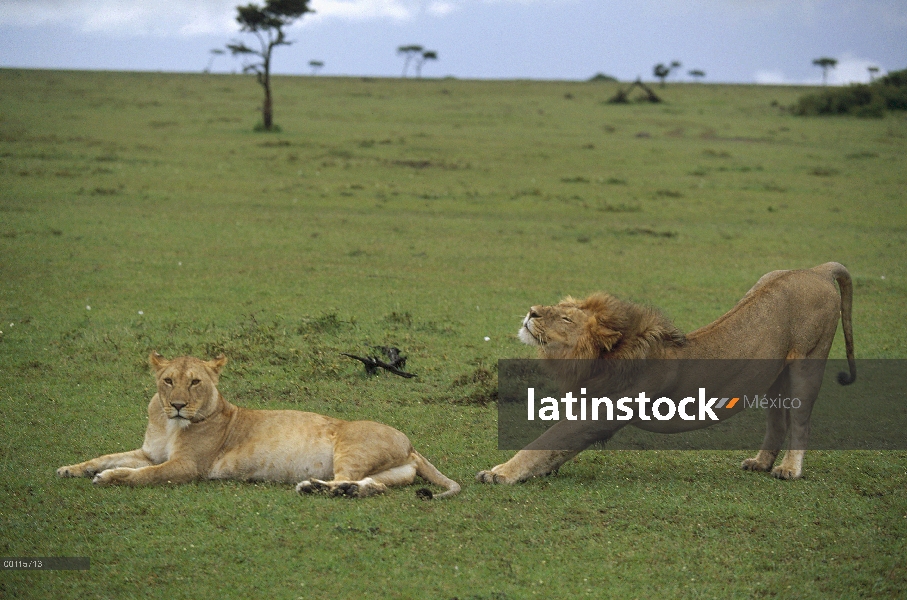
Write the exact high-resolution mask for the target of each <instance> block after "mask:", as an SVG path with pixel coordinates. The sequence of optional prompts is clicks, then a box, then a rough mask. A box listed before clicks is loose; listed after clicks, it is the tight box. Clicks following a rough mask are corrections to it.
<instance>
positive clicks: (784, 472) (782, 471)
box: [772, 465, 800, 479]
mask: <svg viewBox="0 0 907 600" xmlns="http://www.w3.org/2000/svg"><path fill="white" fill-rule="evenodd" d="M772 477H777V478H778V479H799V477H800V472H799V470H796V469H792V468H790V467H785V466H784V465H779V466H777V467H775V468H774V469H772Z"/></svg>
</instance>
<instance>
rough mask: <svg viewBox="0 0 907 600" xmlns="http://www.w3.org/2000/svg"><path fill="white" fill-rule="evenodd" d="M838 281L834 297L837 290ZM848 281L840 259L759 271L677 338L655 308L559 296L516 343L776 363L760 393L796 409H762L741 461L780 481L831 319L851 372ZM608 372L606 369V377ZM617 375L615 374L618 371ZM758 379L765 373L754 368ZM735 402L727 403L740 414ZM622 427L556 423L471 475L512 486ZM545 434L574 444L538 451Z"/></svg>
mask: <svg viewBox="0 0 907 600" xmlns="http://www.w3.org/2000/svg"><path fill="white" fill-rule="evenodd" d="M835 282H837V283H838V286H839V287H840V293H839V291H838V289H837V288H836V286H835ZM852 294H853V291H852V285H851V280H850V274H849V273H848V272H847V269H845V268H844V266H843V265H840V264H838V263H826V264H824V265H820V266H818V267H815V268H813V269H808V270H798V271H773V272H771V273H768V274H767V275H764V276H763V277H762V278H761V279H759V281H758V282H756V285H754V286H753V287H752V289H750V290H749V292H747V293H746V295H745V296H744V297H743V298H742V299H741V300H740V302H738V303H737V305H736V306H734V308H733V309H731V310H730V311H729V312H728V313H726V314H725V315H723V316H722V317H720V318H719V319H718V320H716V321H715V322H714V323H711V324H710V325H707V326H705V327H703V328H701V329H698V330H696V331H694V332H692V333H690V334H688V335H686V336H685V335H683V334H682V333H681V332H680V331H679V330H677V329H676V328H675V327H674V326H673V325H672V324H671V323H670V321H668V319H667V318H665V317H664V316H663V315H661V313H659V312H658V311H656V310H654V309H650V308H646V307H642V306H638V305H635V304H631V303H628V302H623V301H621V300H618V299H616V298H614V297H613V296H609V295H607V294H596V295H593V296H591V297H589V298H586V299H585V300H575V299H573V298H569V297H568V298H566V299H564V300H563V301H562V302H560V303H559V304H557V305H555V306H533V307H532V309H531V310H530V311H529V314H528V315H527V316H526V318H525V319H524V320H523V327H522V328H521V329H520V332H519V334H518V335H519V337H520V339H521V340H522V341H523V342H525V343H527V344H530V345H534V346H537V347H538V350H539V357H540V358H552V359H601V360H609V359H615V358H617V359H645V358H648V359H728V358H731V359H778V361H777V363H772V362H771V361H767V362H769V364H777V365H779V368H778V370H777V372H771V373H769V374H768V379H765V380H767V381H773V382H774V383H772V385H771V386H770V387H768V388H767V389H765V390H763V391H765V392H769V393H770V394H771V397H775V396H778V395H780V396H784V397H790V398H793V397H797V398H799V399H800V400H801V401H802V405H801V407H800V408H799V409H793V408H791V409H783V408H777V409H776V408H770V409H768V410H767V413H768V423H767V430H766V434H765V438H764V440H763V443H762V449H761V450H760V451H759V453H758V454H757V455H756V456H755V457H754V458H750V459H747V460H745V461H744V462H743V464H742V467H743V468H744V469H748V470H754V471H768V470H771V471H772V474H773V475H774V476H775V477H778V478H780V479H794V478H797V477H800V476H801V474H802V468H803V454H804V450H803V449H805V448H806V443H807V441H808V436H809V417H810V413H811V411H812V405H813V403H814V402H815V399H816V397H817V395H818V392H819V385H821V377H820V378H818V384H817V383H816V382H817V378H816V377H815V376H814V375H815V371H810V370H811V369H815V365H816V364H817V363H819V361H798V360H797V359H802V358H811V359H826V358H827V357H828V352H829V350H830V349H831V344H832V341H833V340H834V336H835V331H836V329H837V325H838V319H841V321H842V328H843V330H844V339H845V346H846V352H847V359H848V363H849V368H850V374H849V375H848V374H847V373H841V374H840V375H839V377H838V381H839V382H840V383H841V384H845V385H846V384H849V383H852V382H853V381H854V379H855V378H856V364H855V362H854V353H853V329H852V325H851V304H852ZM596 363H597V361H594V360H592V361H590V360H586V361H563V362H560V361H558V362H556V363H554V364H557V365H561V366H558V367H556V368H558V369H559V370H558V372H557V373H556V376H557V378H558V379H559V380H560V382H561V383H562V384H563V385H564V386H565V388H572V387H574V386H576V385H577V384H579V383H580V382H582V381H584V380H585V378H587V377H589V373H588V372H584V371H583V370H584V369H588V367H584V366H583V365H594V364H596ZM612 375H613V373H612ZM618 375H619V374H618ZM762 375H765V374H762ZM684 377H685V373H671V374H669V375H667V376H665V378H664V381H663V382H661V383H660V386H661V387H660V388H659V389H658V395H654V394H653V395H652V397H659V396H662V395H663V396H668V397H670V396H671V395H672V391H673V390H677V389H685V387H688V386H689V384H690V382H689V381H686V380H685V378H684ZM734 377H735V379H729V380H728V382H729V383H731V384H734V385H737V384H739V385H740V386H741V387H739V388H737V389H752V387H746V385H747V384H748V383H749V382H748V380H747V377H750V374H748V373H740V374H735V375H734ZM743 408H744V407H743V403H739V404H738V406H737V407H735V408H734V409H731V411H732V412H729V413H727V414H733V413H734V412H739V411H740V410H743ZM626 424H628V423H627V422H623V423H608V424H607V425H602V424H596V425H594V426H592V427H590V425H589V424H587V423H586V422H581V421H567V420H564V421H560V422H559V423H557V424H556V425H554V426H553V427H551V428H550V429H549V430H548V431H547V432H545V433H544V434H543V435H542V436H540V437H539V438H538V439H537V440H535V441H534V442H532V443H531V444H529V445H528V446H527V447H526V448H524V449H523V450H521V451H519V452H518V453H517V454H516V455H515V456H514V457H513V458H512V459H510V460H509V461H508V462H506V463H504V464H500V465H497V466H495V467H494V468H492V469H490V470H488V471H481V472H480V473H479V474H478V475H477V476H476V479H478V480H479V481H481V482H485V483H515V482H518V481H524V480H526V479H529V478H532V477H537V476H540V475H546V474H549V473H552V472H555V471H556V470H557V469H558V468H559V467H560V466H561V465H562V464H563V463H564V462H566V461H568V460H569V459H570V458H572V457H574V456H576V455H577V454H578V453H579V452H580V451H581V449H582V448H585V447H587V446H588V445H589V444H591V443H594V442H600V441H604V440H607V439H609V438H610V437H611V436H612V435H613V434H614V433H615V432H616V431H617V430H618V429H620V428H621V427H623V426H625V425H626ZM629 424H630V425H633V426H635V427H639V428H641V429H645V430H648V431H655V432H659V433H676V432H681V431H689V430H691V429H695V428H701V427H704V426H708V425H709V424H711V422H706V423H703V422H701V421H694V422H691V421H683V420H679V419H676V420H675V419H672V420H670V421H638V420H637V421H631V422H629ZM788 429H789V430H790V435H791V442H790V448H791V449H790V450H788V452H787V453H786V454H785V457H784V460H782V461H781V464H780V465H778V466H777V467H774V468H772V467H773V465H774V463H775V459H776V458H777V456H778V454H779V452H780V451H781V445H782V443H783V442H784V440H785V437H786V436H787V433H788ZM552 440H572V442H573V443H572V444H571V447H578V448H579V449H576V450H562V451H550V450H542V449H539V450H536V449H533V446H535V447H538V448H546V447H557V446H556V445H552V444H551V441H552Z"/></svg>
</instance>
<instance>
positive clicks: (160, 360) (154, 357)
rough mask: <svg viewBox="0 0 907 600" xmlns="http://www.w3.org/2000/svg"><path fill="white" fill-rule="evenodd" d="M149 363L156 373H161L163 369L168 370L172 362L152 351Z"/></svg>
mask: <svg viewBox="0 0 907 600" xmlns="http://www.w3.org/2000/svg"><path fill="white" fill-rule="evenodd" d="M148 362H149V363H150V364H151V366H152V368H154V370H155V371H157V372H160V371H161V370H162V369H164V368H166V367H167V365H169V364H170V361H169V360H167V359H166V358H164V357H163V356H161V355H160V354H158V353H157V352H156V351H154V350H152V351H151V354H149V355H148Z"/></svg>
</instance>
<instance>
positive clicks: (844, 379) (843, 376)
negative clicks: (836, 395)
mask: <svg viewBox="0 0 907 600" xmlns="http://www.w3.org/2000/svg"><path fill="white" fill-rule="evenodd" d="M856 380H857V376H856V375H851V374H850V373H848V372H846V371H841V372H840V373H838V383H840V384H841V385H850V384H851V383H853V382H854V381H856Z"/></svg>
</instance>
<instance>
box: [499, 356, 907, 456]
mask: <svg viewBox="0 0 907 600" xmlns="http://www.w3.org/2000/svg"><path fill="white" fill-rule="evenodd" d="M850 367H851V366H850V365H849V364H848V363H847V361H846V360H828V361H825V360H811V359H804V360H794V361H786V360H636V361H617V360H528V359H527V360H502V361H499V362H498V447H499V449H502V450H518V449H521V448H524V447H526V446H529V445H530V444H532V445H531V446H530V447H531V448H534V449H537V450H573V449H581V448H585V447H586V446H587V445H588V444H589V443H601V444H603V445H602V447H603V448H609V449H616V450H658V449H664V450H744V449H746V450H752V449H757V448H759V447H760V446H761V445H762V440H763V437H764V435H765V432H766V422H767V419H773V420H774V422H775V423H776V424H777V423H781V424H782V425H781V426H782V427H786V428H787V430H788V432H790V431H792V430H794V429H795V428H797V427H800V428H801V429H802V427H803V426H804V424H806V426H807V427H808V428H809V439H808V442H807V443H806V448H796V449H816V450H907V394H905V391H904V389H903V386H904V385H905V383H907V360H899V359H880V360H869V359H867V360H860V361H857V362H856V365H855V367H856V368H855V371H856V379H855V381H853V382H852V383H849V384H848V383H847V381H848V380H849V379H850V378H851V368H850ZM842 382H844V383H845V384H844V385H842ZM543 434H544V435H543ZM789 445H790V443H789V442H786V443H785V445H784V446H783V448H787V447H789Z"/></svg>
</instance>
